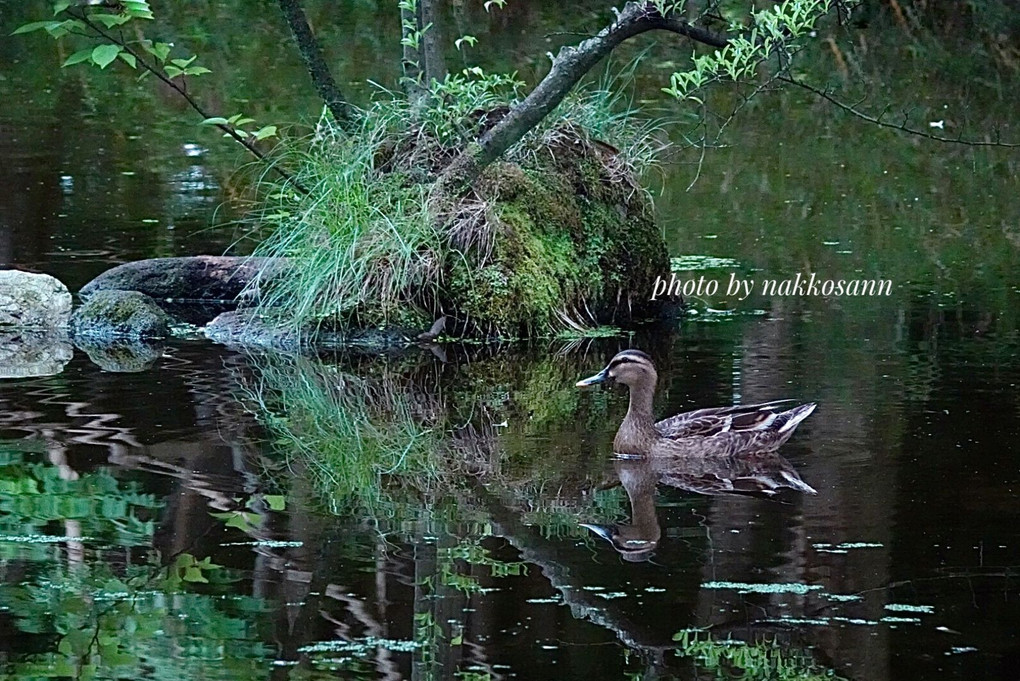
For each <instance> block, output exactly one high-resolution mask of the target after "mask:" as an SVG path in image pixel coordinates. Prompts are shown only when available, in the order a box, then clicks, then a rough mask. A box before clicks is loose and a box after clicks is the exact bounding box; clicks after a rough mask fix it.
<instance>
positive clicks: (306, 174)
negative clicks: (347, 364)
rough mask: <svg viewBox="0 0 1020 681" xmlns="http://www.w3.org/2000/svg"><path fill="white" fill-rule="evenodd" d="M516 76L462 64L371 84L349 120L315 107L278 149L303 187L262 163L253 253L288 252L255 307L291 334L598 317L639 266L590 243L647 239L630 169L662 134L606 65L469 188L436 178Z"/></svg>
mask: <svg viewBox="0 0 1020 681" xmlns="http://www.w3.org/2000/svg"><path fill="white" fill-rule="evenodd" d="M521 85H522V84H521V83H520V82H518V81H517V80H516V79H515V78H514V77H513V76H505V75H492V74H486V73H484V72H482V71H481V70H480V69H468V70H465V71H464V72H462V73H461V74H458V75H455V76H451V77H449V78H447V79H446V80H445V81H444V82H443V83H436V84H434V92H433V97H432V99H431V102H430V103H429V104H427V105H426V106H424V107H423V108H420V109H413V108H412V107H411V106H410V105H409V104H408V103H407V102H406V101H404V100H403V99H402V98H400V97H398V96H394V95H392V94H386V96H383V97H380V99H379V100H378V101H376V102H375V103H374V104H373V105H372V106H371V107H370V108H369V109H368V110H366V111H364V112H363V116H362V117H361V121H362V123H361V128H360V129H359V130H357V131H356V132H354V133H353V134H347V133H344V132H342V131H341V130H340V129H339V128H338V127H336V126H335V125H334V124H333V123H332V121H331V120H330V119H329V118H328V116H324V117H323V119H322V120H320V122H319V124H318V126H317V129H316V132H315V134H314V135H313V136H312V137H311V138H310V139H308V141H307V142H306V143H305V144H304V145H302V147H301V148H300V149H296V148H294V146H293V145H292V146H291V148H290V150H289V151H285V152H283V154H281V156H280V157H279V158H278V161H277V162H279V163H283V164H286V165H287V166H288V167H289V168H293V169H294V170H293V174H294V175H295V177H296V179H297V181H298V182H300V183H301V184H302V185H303V186H305V187H308V188H309V189H310V192H309V194H307V195H302V194H298V193H296V192H294V191H293V190H292V189H289V188H288V187H286V186H281V185H279V184H273V183H272V181H271V180H268V179H265V178H264V179H263V183H264V186H263V189H264V191H263V196H264V197H265V203H264V208H263V210H261V211H260V212H259V213H258V214H257V216H256V219H257V220H259V222H260V223H261V225H262V227H263V228H266V229H268V230H269V236H268V237H267V238H266V239H265V240H264V241H262V243H261V244H260V245H259V246H258V247H257V249H256V251H255V255H256V256H263V257H269V258H286V259H287V260H288V262H289V264H290V266H289V267H288V268H286V272H287V275H286V276H271V275H269V274H267V275H266V276H264V277H260V278H259V280H257V281H256V282H255V283H254V285H253V287H252V290H251V291H249V292H248V295H249V296H250V297H251V298H252V299H253V300H254V301H255V303H256V304H257V306H258V308H259V309H258V313H259V314H262V315H264V316H266V317H268V318H270V319H272V320H273V321H274V323H275V324H277V325H278V326H279V327H281V329H282V330H284V331H288V332H294V333H296V334H298V335H299V336H303V335H306V334H308V333H309V332H312V333H314V331H315V330H317V329H318V328H319V327H320V326H321V325H323V324H328V325H333V326H335V327H339V328H341V329H351V328H361V329H365V328H372V327H382V326H385V327H389V328H396V329H399V330H406V331H410V330H422V329H424V328H428V326H429V324H430V323H431V321H432V320H433V319H434V318H435V317H436V316H438V315H439V314H450V312H451V310H452V311H453V313H454V315H455V316H457V319H456V322H455V324H456V326H457V327H458V331H459V332H460V333H462V334H481V335H489V336H491V335H500V336H504V337H506V336H514V335H517V334H519V333H521V332H524V333H529V334H537V335H541V334H548V333H552V332H555V331H558V330H561V329H562V328H565V327H571V326H577V325H579V324H580V325H584V326H587V325H590V324H594V323H596V322H597V320H600V319H601V318H604V317H605V316H606V315H605V314H601V313H600V310H604V309H605V308H606V301H608V300H610V297H613V299H614V300H615V299H619V297H620V291H618V290H616V289H615V288H614V289H613V290H612V291H610V288H611V286H616V287H617V288H626V287H627V285H634V284H636V283H638V281H639V278H633V277H632V278H631V279H627V277H626V276H625V275H622V274H621V275H619V276H618V273H617V272H614V271H612V268H613V267H617V265H619V267H622V268H626V267H628V266H629V265H627V264H626V263H625V262H624V261H620V260H614V261H613V262H611V263H610V262H599V261H598V258H597V257H596V258H594V259H593V258H592V257H591V256H590V254H591V253H603V254H611V253H615V254H619V253H630V252H631V251H633V250H634V249H635V248H637V249H641V248H645V247H646V246H645V242H643V241H641V239H644V232H645V231H647V229H645V227H641V229H639V230H637V231H639V232H641V234H642V236H640V237H633V234H635V229H634V226H633V221H634V220H639V221H645V220H647V217H646V216H647V215H648V214H649V212H648V211H647V210H646V209H647V207H648V206H649V205H650V202H649V201H648V199H649V198H650V197H649V196H648V194H647V192H645V191H644V190H643V189H642V188H641V187H640V185H639V184H638V179H639V178H640V176H641V174H643V173H644V172H645V171H646V170H647V169H648V168H649V167H650V166H651V165H652V164H653V162H654V159H655V157H656V155H657V154H658V153H659V152H660V151H661V149H662V148H663V145H662V144H661V143H660V142H659V141H658V140H659V139H660V136H659V135H657V134H656V133H657V129H658V124H657V123H655V122H649V121H645V120H643V119H641V117H640V116H639V115H638V112H637V111H636V110H635V109H634V108H633V107H632V106H630V104H629V102H628V101H627V100H626V97H625V95H623V94H620V92H621V91H625V90H626V88H623V87H621V86H620V85H619V84H618V83H615V82H609V81H603V83H601V84H599V85H598V86H596V87H593V88H590V89H588V90H584V91H581V92H579V93H576V94H574V95H572V96H571V97H569V98H568V100H566V101H565V102H564V103H563V104H562V105H561V107H560V109H559V110H558V112H557V115H554V116H551V117H548V118H547V120H546V121H545V122H543V124H542V125H540V126H539V127H538V128H536V129H535V130H533V131H532V132H531V133H529V135H527V136H526V137H525V139H523V140H522V141H521V142H520V143H518V144H517V145H516V146H515V147H513V148H512V149H511V150H510V152H509V153H508V155H507V158H506V159H505V160H504V161H503V162H500V163H498V164H495V165H494V166H493V167H491V168H490V169H489V172H487V174H486V176H483V178H482V179H481V180H480V182H479V183H478V185H477V186H476V187H475V190H474V191H473V192H472V193H470V194H469V195H468V196H465V197H457V198H456V199H455V200H451V198H450V197H444V196H439V195H437V192H436V190H435V184H434V181H435V179H436V177H437V174H438V173H439V171H440V170H442V169H443V168H444V167H445V164H446V163H447V162H448V161H449V160H450V159H452V158H453V157H454V155H455V154H457V153H459V151H460V150H461V149H462V148H464V146H465V145H466V144H469V143H471V142H472V141H474V140H476V139H477V138H478V136H479V135H480V134H481V133H482V132H483V131H484V130H485V129H486V128H487V127H488V126H491V125H493V124H494V123H495V121H496V120H498V117H500V116H502V115H504V114H505V112H506V111H507V110H508V108H509V107H512V106H513V105H514V104H516V103H517V102H518V101H519V91H520V87H521ZM571 162H573V163H574V167H573V168H572V169H571V168H568V166H569V164H570V163H571ZM565 168H566V170H565ZM499 173H502V175H499ZM543 177H545V178H547V179H546V180H543V179H541V178H543ZM522 189H523V190H524V193H522ZM543 192H544V193H545V194H546V195H547V196H543V195H542V193H543ZM635 193H640V195H641V196H640V200H639V201H632V200H631V199H632V198H633V197H634V195H635ZM575 194H577V196H574V195H575ZM515 196H516V197H517V198H516V199H515ZM522 199H523V202H522ZM515 200H516V201H517V204H516V205H512V204H513V202H514V201H515ZM507 201H509V202H511V203H510V204H507V203H506V202H507ZM560 204H561V205H560ZM508 205H509V206H510V207H509V208H507V206H508ZM590 205H594V206H595V208H593V209H589V208H588V206H590ZM599 206H601V207H602V208H599ZM610 207H612V210H610ZM614 211H615V212H614ZM617 213H619V214H617ZM628 223H630V224H629V225H628ZM536 230H537V231H536ZM617 232H618V233H619V234H617ZM614 239H627V240H629V241H628V242H626V243H623V244H622V246H616V245H614V241H613V240H614ZM639 243H640V244H641V245H639V246H638V245H636V244H639ZM645 253H646V255H645V256H637V257H638V258H640V257H644V258H645V259H649V258H650V259H651V260H655V259H656V258H657V256H658V250H656V248H655V247H654V246H653V247H652V250H648V251H645ZM609 257H610V256H609V255H606V258H609ZM628 257H630V256H628ZM642 262H643V261H642ZM638 269H639V270H641V275H640V276H641V277H643V276H645V270H647V269H649V268H648V266H647V265H640V266H639V267H638ZM622 271H623V270H621V272H622ZM642 281H643V280H642ZM603 283H605V285H603ZM477 287H481V289H479V290H475V289H476V288H477ZM624 293H625V294H626V295H629V292H624ZM642 293H643V291H642ZM610 294H611V296H610ZM465 296H468V298H465ZM487 300H488V301H491V302H486V301H487ZM614 314H615V313H614Z"/></svg>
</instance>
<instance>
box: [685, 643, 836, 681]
mask: <svg viewBox="0 0 1020 681" xmlns="http://www.w3.org/2000/svg"><path fill="white" fill-rule="evenodd" d="M673 640H674V641H676V642H677V644H678V646H679V649H678V651H677V653H678V654H679V655H681V656H683V657H690V658H692V659H693V660H694V661H695V663H696V664H697V665H698V667H700V668H702V669H704V670H705V671H708V672H712V673H714V675H715V678H717V679H734V678H741V679H762V680H764V679H770V680H775V681H821V680H822V679H836V680H838V679H842V678H843V677H841V676H838V675H837V674H836V673H835V672H834V671H833V670H831V669H827V668H825V667H822V666H820V665H819V664H817V663H816V662H815V661H814V659H813V658H812V657H811V656H810V655H809V654H808V653H806V652H804V651H801V650H798V649H796V648H790V647H784V646H781V645H780V644H779V642H778V641H767V640H762V641H755V642H752V643H748V642H745V641H740V640H734V639H716V638H713V637H712V636H710V635H709V634H707V633H704V632H701V631H697V630H693V631H692V630H684V631H681V632H679V633H677V634H676V635H674V636H673ZM699 678H700V677H699Z"/></svg>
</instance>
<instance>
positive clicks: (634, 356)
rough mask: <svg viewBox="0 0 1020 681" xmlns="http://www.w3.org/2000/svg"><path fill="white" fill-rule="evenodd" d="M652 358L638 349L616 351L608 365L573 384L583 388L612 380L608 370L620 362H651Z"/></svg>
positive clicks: (646, 363) (620, 363)
mask: <svg viewBox="0 0 1020 681" xmlns="http://www.w3.org/2000/svg"><path fill="white" fill-rule="evenodd" d="M651 361H652V358H651V357H649V356H648V355H646V354H645V353H643V352H641V351H640V350H624V351H623V352H620V353H617V355H616V356H615V357H613V359H611V360H609V365H608V366H607V367H606V368H605V369H603V370H602V371H600V372H598V373H597V374H595V375H594V376H589V377H588V378H582V379H581V380H580V381H578V382H577V383H575V384H574V385H575V386H576V387H578V388H584V387H587V386H590V385H596V384H598V383H605V382H607V381H611V380H613V377H612V376H611V375H610V372H611V371H612V370H613V369H615V368H616V367H618V366H620V365H622V364H644V365H648V364H651Z"/></svg>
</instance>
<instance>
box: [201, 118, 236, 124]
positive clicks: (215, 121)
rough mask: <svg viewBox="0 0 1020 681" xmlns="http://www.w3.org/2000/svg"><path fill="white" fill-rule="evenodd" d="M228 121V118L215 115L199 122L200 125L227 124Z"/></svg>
mask: <svg viewBox="0 0 1020 681" xmlns="http://www.w3.org/2000/svg"><path fill="white" fill-rule="evenodd" d="M228 123H229V121H228V120H227V119H226V118H221V117H220V116H213V117H212V118H207V119H205V120H204V121H202V122H201V123H199V125H227V124H228Z"/></svg>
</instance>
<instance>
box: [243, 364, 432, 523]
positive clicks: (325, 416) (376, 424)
mask: <svg viewBox="0 0 1020 681" xmlns="http://www.w3.org/2000/svg"><path fill="white" fill-rule="evenodd" d="M258 364H259V371H260V379H261V380H260V382H259V385H258V389H249V390H248V391H247V396H248V398H249V399H250V401H251V402H253V403H254V404H255V406H256V410H257V412H258V414H259V417H260V418H261V419H262V420H263V422H264V423H265V424H266V425H267V426H269V427H270V428H271V429H272V431H273V434H274V436H275V442H276V444H277V446H278V447H279V448H280V449H281V450H282V451H284V452H285V453H286V454H287V455H288V456H290V457H297V458H298V459H299V460H300V463H301V464H302V465H304V466H307V467H308V468H309V469H310V470H311V471H312V473H313V475H314V477H315V479H316V482H317V485H318V487H319V488H320V489H321V490H323V492H324V493H325V496H327V497H328V498H329V503H330V505H331V506H332V507H333V510H334V511H339V510H341V509H351V508H358V507H360V508H362V509H363V510H379V507H380V505H381V504H382V503H383V501H384V495H383V493H382V487H383V485H384V484H386V483H390V485H389V486H390V487H391V488H392V487H412V488H415V489H418V490H420V491H425V490H428V489H430V488H432V487H434V485H435V483H436V482H437V481H438V480H439V478H441V477H442V476H443V471H442V469H441V468H440V466H439V464H438V461H437V453H438V452H439V449H440V441H441V439H442V432H441V428H440V429H437V428H436V425H437V424H436V423H435V419H434V414H432V413H430V412H432V411H433V405H430V404H429V401H428V399H427V398H423V399H416V397H424V396H416V395H415V394H414V393H412V392H409V391H407V390H406V389H404V388H403V387H402V386H401V385H400V384H399V383H398V382H397V381H395V380H394V379H393V378H392V376H391V377H389V378H385V377H384V378H383V379H382V380H377V379H369V378H361V377H358V376H354V375H352V374H347V373H342V372H340V371H336V370H334V369H332V368H330V367H327V366H326V365H323V364H322V363H319V362H317V361H315V360H311V359H308V358H303V357H296V358H289V357H288V358H284V357H272V358H259V360H258Z"/></svg>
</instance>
